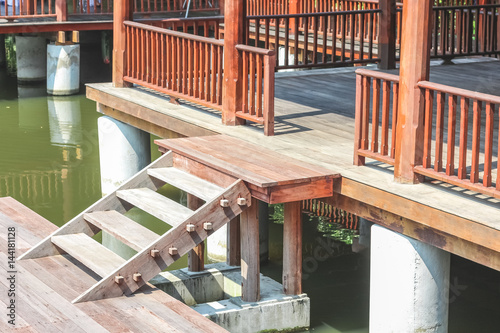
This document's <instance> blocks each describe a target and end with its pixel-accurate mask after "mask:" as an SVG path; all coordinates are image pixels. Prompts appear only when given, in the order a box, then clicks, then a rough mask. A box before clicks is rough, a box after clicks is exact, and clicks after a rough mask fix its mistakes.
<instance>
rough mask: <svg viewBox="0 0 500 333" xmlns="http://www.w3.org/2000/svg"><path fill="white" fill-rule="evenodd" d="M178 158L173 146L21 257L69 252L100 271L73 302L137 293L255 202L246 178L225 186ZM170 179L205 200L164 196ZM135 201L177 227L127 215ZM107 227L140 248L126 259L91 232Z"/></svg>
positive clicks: (86, 264)
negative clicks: (152, 225)
mask: <svg viewBox="0 0 500 333" xmlns="http://www.w3.org/2000/svg"><path fill="white" fill-rule="evenodd" d="M172 164H173V162H172V152H168V153H166V154H165V155H163V156H162V157H160V158H159V159H158V160H156V161H155V162H153V163H152V164H151V165H149V166H148V167H146V168H145V169H143V170H142V171H141V172H139V173H138V174H137V175H135V176H134V177H132V178H131V179H129V180H128V181H127V182H125V183H124V184H123V185H122V186H120V187H119V188H118V189H117V190H116V191H115V192H113V193H111V194H109V195H107V196H105V197H104V198H102V199H101V200H99V201H98V202H96V203H95V204H94V205H92V206H91V207H89V208H88V209H87V210H85V211H84V212H82V213H81V214H79V215H78V216H76V217H75V218H74V219H73V220H71V221H70V222H68V223H67V224H65V225H64V226H62V227H61V228H59V229H58V230H57V231H55V232H54V233H53V234H51V235H50V236H48V237H47V238H45V239H44V240H42V241H41V242H40V243H39V244H37V245H36V246H34V247H33V248H31V249H30V250H29V251H27V252H26V253H25V254H24V255H22V256H21V257H19V260H22V259H35V258H40V257H46V256H51V255H57V254H61V253H67V254H69V255H71V256H72V257H73V258H75V259H76V260H78V261H79V262H81V263H82V264H84V265H85V266H86V267H88V268H89V269H91V270H92V271H93V272H95V273H96V274H97V275H99V276H100V277H101V279H100V280H98V282H97V283H96V284H95V285H93V286H92V287H91V288H89V289H88V290H87V291H85V292H84V293H83V294H81V295H80V296H79V297H77V298H76V299H75V300H73V303H77V302H83V301H91V300H98V299H103V298H109V297H117V296H121V295H129V294H131V293H133V292H134V291H136V290H137V289H139V288H140V287H142V286H143V285H144V284H146V283H147V281H149V280H150V279H151V278H153V277H154V276H155V275H157V274H158V273H160V272H161V271H162V270H164V269H165V268H166V267H168V266H169V265H171V264H172V263H173V262H175V261H176V260H177V259H179V258H180V257H181V256H183V255H184V254H186V253H187V252H188V251H189V250H191V249H192V248H193V247H195V246H196V245H198V244H199V243H201V242H202V241H203V240H205V239H206V238H207V237H208V236H209V235H210V234H212V233H213V232H214V231H216V230H217V229H219V228H220V227H222V226H223V225H224V224H226V223H228V222H229V221H230V220H232V219H233V218H235V217H236V216H237V215H239V214H240V213H241V212H242V211H243V210H244V209H246V208H247V204H250V203H251V195H250V192H249V191H248V189H247V187H246V186H245V184H244V182H243V181H242V180H237V181H235V182H234V183H233V184H231V185H230V186H228V187H227V188H222V187H219V186H217V185H214V184H212V183H210V182H207V181H206V180H203V179H200V178H198V177H196V176H193V175H191V174H189V173H187V172H185V171H182V170H180V169H177V168H175V167H173V166H172ZM165 183H169V184H171V185H173V186H175V187H177V188H179V189H181V190H183V191H186V192H188V193H190V194H192V195H194V196H196V197H198V198H200V199H203V200H204V201H205V204H204V205H203V206H201V207H200V208H199V209H197V210H194V211H193V210H191V209H189V208H186V207H184V206H182V205H180V204H178V203H176V202H174V201H172V200H170V199H168V198H166V197H164V196H163V195H161V194H159V193H157V192H156V191H157V190H158V189H159V188H160V187H161V186H163V185H164V184H165ZM132 207H138V208H140V209H142V210H144V211H146V212H148V213H149V214H151V215H153V216H155V217H157V218H159V219H160V220H162V221H164V222H165V223H168V224H169V225H171V226H172V228H171V229H170V230H169V231H168V232H166V233H165V234H163V235H157V234H156V233H154V232H152V231H150V230H149V229H146V228H145V227H143V226H141V225H140V224H138V223H136V222H134V221H133V220H131V219H129V218H128V217H126V216H124V215H123V213H125V212H126V211H128V210H129V209H130V208H132ZM101 230H103V231H106V232H107V233H109V234H111V235H112V236H114V237H115V238H117V239H118V240H120V241H122V242H123V243H124V244H126V245H128V246H130V247H131V248H132V249H134V250H136V251H137V252H138V253H137V254H136V255H135V256H134V257H132V258H130V259H129V260H125V259H123V258H122V257H120V256H119V255H117V254H115V253H114V252H112V251H111V250H109V249H107V248H106V247H104V246H102V245H101V244H100V243H98V242H97V241H95V240H94V239H92V238H91V237H92V236H94V235H95V234H96V233H98V232H99V231H101Z"/></svg>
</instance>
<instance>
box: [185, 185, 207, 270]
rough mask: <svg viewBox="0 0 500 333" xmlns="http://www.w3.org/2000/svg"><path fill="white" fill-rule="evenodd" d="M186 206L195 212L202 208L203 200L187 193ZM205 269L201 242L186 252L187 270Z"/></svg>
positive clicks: (203, 250) (203, 248) (203, 247)
mask: <svg viewBox="0 0 500 333" xmlns="http://www.w3.org/2000/svg"><path fill="white" fill-rule="evenodd" d="M187 206H188V208H190V209H192V210H196V209H198V208H200V207H201V206H203V200H201V199H199V198H198V197H196V196H194V195H191V194H189V193H188V195H187ZM204 269H205V242H201V243H200V244H198V245H197V246H196V247H195V248H194V249H192V250H191V251H189V252H188V270H189V271H190V272H201V271H203V270H204Z"/></svg>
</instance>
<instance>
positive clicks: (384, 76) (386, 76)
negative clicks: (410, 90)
mask: <svg viewBox="0 0 500 333" xmlns="http://www.w3.org/2000/svg"><path fill="white" fill-rule="evenodd" d="M356 74H358V75H363V76H368V77H372V78H374V79H381V80H386V81H391V82H396V83H399V75H395V74H389V73H384V72H380V71H373V70H370V69H363V68H360V69H357V70H356Z"/></svg>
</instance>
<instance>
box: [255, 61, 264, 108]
mask: <svg viewBox="0 0 500 333" xmlns="http://www.w3.org/2000/svg"><path fill="white" fill-rule="evenodd" d="M256 58H257V68H256V71H257V82H256V84H257V108H256V109H257V110H256V111H257V113H256V116H257V117H262V74H263V73H262V56H261V55H260V54H257V55H256Z"/></svg>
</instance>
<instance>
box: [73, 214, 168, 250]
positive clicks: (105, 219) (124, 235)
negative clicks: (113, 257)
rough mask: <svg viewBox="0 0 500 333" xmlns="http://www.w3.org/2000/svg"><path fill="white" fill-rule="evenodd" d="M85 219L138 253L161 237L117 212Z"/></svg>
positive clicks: (88, 215)
mask: <svg viewBox="0 0 500 333" xmlns="http://www.w3.org/2000/svg"><path fill="white" fill-rule="evenodd" d="M83 218H84V219H85V220H86V221H87V222H89V223H91V224H93V225H95V226H96V227H98V228H99V229H101V230H104V231H106V232H107V233H109V234H110V235H112V236H113V237H115V238H116V239H118V240H119V241H121V242H123V243H124V244H126V245H128V246H130V247H131V248H132V249H134V250H136V251H138V252H139V251H141V250H142V249H144V248H146V247H147V246H148V245H150V244H151V243H153V242H154V241H155V240H157V239H158V238H159V237H160V236H159V235H158V234H156V233H155V232H153V231H151V230H149V229H147V228H145V227H143V226H142V225H140V224H139V223H137V222H135V221H134V220H131V219H129V218H128V217H126V216H124V215H122V214H120V213H118V212H117V211H116V210H110V211H105V212H92V213H86V214H84V215H83Z"/></svg>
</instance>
